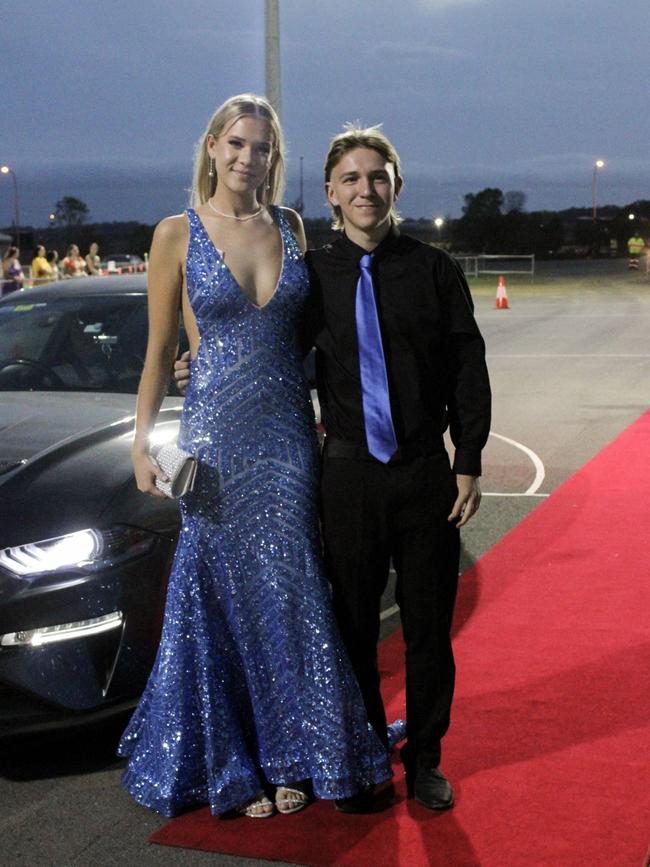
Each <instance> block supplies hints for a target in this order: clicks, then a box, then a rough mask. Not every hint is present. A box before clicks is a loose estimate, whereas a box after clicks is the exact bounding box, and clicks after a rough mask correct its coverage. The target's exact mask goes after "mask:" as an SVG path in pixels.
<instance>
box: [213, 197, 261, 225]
mask: <svg viewBox="0 0 650 867" xmlns="http://www.w3.org/2000/svg"><path fill="white" fill-rule="evenodd" d="M208 208H211V209H212V210H213V211H214V212H215V214H218V215H219V216H220V217H227V218H228V219H229V220H237V221H238V222H239V223H245V222H246V221H247V220H254V219H255V217H259V215H260V214H261V213H262V211H263V210H264V205H260V206H259V208H258V209H257V210H256V211H255V213H253V214H248V215H247V216H245V217H236V216H235V215H234V214H224V212H223V211H219V210H217V208H215V206H214V205H213V204H212V202H211V201H210V199H208Z"/></svg>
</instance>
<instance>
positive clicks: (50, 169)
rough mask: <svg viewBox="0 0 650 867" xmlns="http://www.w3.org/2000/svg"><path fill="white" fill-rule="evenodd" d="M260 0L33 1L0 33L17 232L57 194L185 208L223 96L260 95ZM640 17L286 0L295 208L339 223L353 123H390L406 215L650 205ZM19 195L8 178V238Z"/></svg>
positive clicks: (471, 0)
mask: <svg viewBox="0 0 650 867" xmlns="http://www.w3.org/2000/svg"><path fill="white" fill-rule="evenodd" d="M263 11H264V3H263V0H236V2H222V0H212V2H204V0H184V2H182V3H181V2H177V0H173V2H172V0H160V2H150V0H140V2H136V0H129V2H126V0H111V2H105V0H103V2H98V0H87V2H85V3H82V4H78V3H72V2H68V0H65V2H58V3H52V2H45V0H32V2H31V3H30V4H29V5H28V7H21V6H20V5H14V7H13V10H12V12H11V13H8V12H5V14H4V15H3V18H2V35H1V37H0V39H1V45H2V64H3V72H4V75H3V81H4V88H3V90H4V105H5V107H4V111H3V125H2V126H3V129H2V134H1V136H0V163H3V164H8V165H10V166H11V167H12V168H13V169H14V170H15V172H16V177H17V180H18V185H19V195H20V204H21V218H22V222H23V223H24V224H32V225H35V226H42V225H45V224H46V223H47V214H48V213H49V212H50V211H51V210H52V209H53V207H54V203H55V202H56V200H57V199H58V198H60V197H61V196H64V195H75V196H78V197H80V198H82V199H83V200H84V201H85V202H86V203H87V204H88V206H89V208H90V211H91V219H93V220H113V219H115V220H122V219H136V220H142V221H143V222H149V223H153V222H156V221H157V220H159V219H160V218H161V217H163V216H164V215H165V214H168V213H173V212H178V211H179V210H182V208H183V207H184V206H185V204H186V192H185V188H186V187H187V186H188V184H189V180H190V171H191V160H192V153H193V148H194V144H195V142H196V140H197V138H198V137H199V135H200V134H201V133H202V131H203V129H204V127H205V124H206V122H207V120H208V118H209V117H210V115H211V114H212V112H213V110H214V109H215V108H216V107H217V106H218V105H219V104H220V103H221V102H222V101H223V100H224V99H225V98H227V97H228V96H230V95H232V94H234V93H238V92H242V91H247V90H250V91H254V92H258V93H263V92H264V16H263ZM648 21H649V19H648V10H647V6H646V4H643V5H642V4H641V3H640V2H636V0H633V2H626V3H623V4H620V5H619V4H615V3H612V2H611V0H544V2H541V0H530V2H522V0H401V2H387V0H368V2H356V3H355V2H351V0H328V2H316V0H313V2H312V0H280V26H281V51H282V61H281V64H282V88H283V104H282V120H283V123H284V126H285V130H286V136H287V140H288V144H289V162H288V169H289V178H288V180H289V184H288V190H287V194H286V197H285V201H287V202H290V201H292V200H293V199H295V198H296V196H297V194H298V172H299V168H298V167H299V157H300V156H303V157H304V169H305V176H306V194H305V202H306V214H307V215H308V216H325V215H326V214H327V213H328V212H327V209H326V206H325V204H324V197H323V195H322V194H321V192H320V186H321V171H322V162H323V157H324V154H325V152H326V149H327V144H328V141H329V139H330V137H331V136H332V135H334V134H335V133H337V132H338V131H339V130H340V129H341V125H342V123H343V122H344V121H346V120H360V121H362V122H363V123H364V124H374V123H379V122H383V124H384V130H385V132H386V133H387V134H388V136H389V137H390V138H391V139H392V140H393V142H394V143H395V145H396V146H397V148H398V150H399V152H400V155H401V157H402V160H403V164H404V173H405V178H406V187H405V191H404V193H403V196H402V200H401V210H402V213H404V214H406V215H409V216H414V217H421V216H425V217H431V216H435V215H438V214H441V215H443V216H444V215H446V214H450V215H452V216H459V215H460V214H461V208H462V204H463V200H462V197H463V194H464V193H467V192H476V191H478V190H480V189H482V188H484V187H487V186H498V187H501V189H503V190H504V191H506V190H513V189H516V190H523V192H525V194H526V197H527V201H526V207H527V209H528V210H533V209H539V208H550V209H557V208H564V207H570V206H573V205H576V206H589V205H590V204H591V180H592V167H593V163H594V160H595V159H597V158H602V159H604V160H605V162H606V166H605V168H603V169H602V171H601V172H600V173H599V176H598V201H599V203H600V204H603V205H604V204H609V203H611V204H618V205H623V204H626V203H627V202H631V201H633V200H635V199H642V198H650V155H649V153H648V148H649V146H650V111H649V110H648V108H649V104H650V94H649V92H648V66H649V63H648V54H649V53H650V39H649V34H650V28H649V25H648ZM12 215H13V194H12V186H11V181H10V179H9V178H7V177H5V176H0V226H3V225H4V226H6V225H9V224H10V223H11V220H12Z"/></svg>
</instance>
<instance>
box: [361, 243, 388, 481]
mask: <svg viewBox="0 0 650 867" xmlns="http://www.w3.org/2000/svg"><path fill="white" fill-rule="evenodd" d="M359 267H360V268H361V276H360V277H359V281H358V283H357V297H356V305H355V313H356V320H357V340H358V344H359V370H360V372H361V398H362V401H363V418H364V422H365V426H366V440H367V442H368V451H369V452H370V454H371V455H372V456H373V457H375V458H377V460H378V461H381V462H382V463H384V464H387V463H388V461H389V460H390V459H391V457H392V455H393V454H394V453H395V452H396V451H397V439H396V438H395V429H394V427H393V419H392V418H391V414H390V398H389V396H388V377H387V376H386V362H385V360H384V348H383V346H382V343H381V331H380V329H379V317H378V316H377V305H376V304H375V290H374V287H373V285H372V273H371V270H370V269H371V267H372V256H371V255H369V254H366V255H365V256H362V257H361V261H360V262H359Z"/></svg>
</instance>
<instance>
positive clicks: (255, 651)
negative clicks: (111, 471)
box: [118, 208, 391, 816]
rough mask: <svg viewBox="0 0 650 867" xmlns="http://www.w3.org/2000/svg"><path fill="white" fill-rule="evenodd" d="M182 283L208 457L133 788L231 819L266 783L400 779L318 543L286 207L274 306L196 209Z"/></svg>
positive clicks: (188, 430)
mask: <svg viewBox="0 0 650 867" xmlns="http://www.w3.org/2000/svg"><path fill="white" fill-rule="evenodd" d="M187 215H188V220H189V227H190V238H189V246H188V254H187V287H188V294H189V299H190V303H191V305H192V309H193V311H194V313H195V316H196V319H197V323H198V326H199V332H200V334H201V343H200V348H199V351H198V353H197V356H196V359H195V360H194V361H193V362H192V364H191V370H192V376H191V382H190V385H189V388H188V391H187V394H186V399H185V406H184V410H183V417H182V421H181V436H180V440H179V445H180V446H181V448H183V449H186V450H187V451H189V452H192V453H194V454H195V455H196V456H197V458H198V461H199V467H198V472H197V478H196V483H195V487H194V491H193V492H192V493H190V494H187V495H186V496H184V497H183V498H182V499H181V512H182V528H181V533H180V537H179V542H178V548H177V550H176V556H175V560H174V565H173V568H172V573H171V576H170V581H169V589H168V595H167V604H166V610H165V619H164V624H163V631H162V637H161V642H160V648H159V651H158V655H157V658H156V662H155V664H154V667H153V670H152V673H151V676H150V679H149V682H148V684H147V687H146V689H145V691H144V693H143V695H142V698H141V700H140V703H139V705H138V707H137V709H136V711H135V713H134V715H133V718H132V719H131V722H130V723H129V726H128V728H127V730H126V732H125V733H124V735H123V736H122V739H121V741H120V745H119V748H118V750H119V753H120V755H123V756H128V757H129V761H128V764H127V767H126V770H125V772H124V776H123V783H124V785H125V786H126V788H127V790H128V791H129V792H130V793H131V795H132V796H133V797H134V798H135V799H136V800H137V801H139V802H140V803H141V804H144V805H145V806H147V807H149V808H151V809H154V810H157V811H158V812H160V813H162V814H164V815H167V816H172V815H176V814H177V813H179V812H181V811H183V810H186V809H188V808H190V807H193V806H195V805H199V804H205V803H208V804H209V805H210V809H211V811H212V812H213V813H214V814H221V813H224V812H226V811H228V810H230V809H232V808H234V807H236V806H238V805H240V804H242V803H243V802H245V801H246V800H248V799H249V798H251V797H252V796H253V795H255V794H256V793H257V792H258V791H259V789H260V788H261V787H262V786H263V785H264V784H265V783H270V784H275V785H279V784H282V783H292V782H297V781H299V780H305V779H311V781H312V784H313V788H314V792H315V794H316V796H317V797H319V798H341V797H348V796H350V795H352V794H354V793H355V792H356V791H357V790H358V789H359V787H360V786H361V785H365V784H369V783H379V782H382V781H384V780H387V779H389V778H390V775H391V771H390V765H389V760H388V756H387V754H386V751H385V750H384V748H383V747H382V745H381V743H380V741H379V739H378V738H377V736H376V735H375V733H374V731H373V730H372V729H371V728H370V726H369V725H368V722H367V717H366V714H365V710H364V709H363V704H362V699H361V695H360V692H359V689H358V686H357V683H356V680H355V679H354V676H353V674H352V670H351V667H350V663H349V661H348V659H347V656H346V655H345V653H344V651H343V649H342V645H341V640H340V637H339V635H338V632H337V629H336V626H335V623H334V621H333V615H332V611H331V602H330V591H329V585H328V583H327V580H326V578H325V575H324V573H323V566H322V561H321V557H320V549H319V545H320V542H319V534H318V513H317V479H318V449H317V442H316V436H315V433H314V418H313V410H312V406H311V400H310V396H309V390H308V387H307V383H306V381H305V378H304V373H303V368H302V363H301V358H300V353H299V349H298V343H297V325H298V319H299V317H300V314H301V310H302V305H303V303H304V299H305V296H306V293H307V291H308V277H307V272H306V267H305V264H304V260H303V257H302V254H301V251H300V248H299V247H298V244H297V242H296V240H295V238H294V236H293V233H292V232H291V229H290V227H289V225H288V223H287V221H286V218H285V217H284V215H283V213H282V212H281V211H280V209H278V208H273V209H272V215H273V218H274V220H275V221H276V223H277V224H278V226H279V228H280V233H281V236H282V243H283V251H284V256H283V263H282V270H281V274H280V279H279V281H278V285H277V288H276V291H275V294H274V295H273V296H272V298H271V300H270V301H269V302H268V303H267V304H266V305H265V306H264V307H256V306H254V305H253V304H252V303H251V302H250V301H249V300H248V299H247V298H246V296H245V295H244V294H243V292H242V290H241V289H240V287H239V286H238V285H237V283H236V281H235V279H234V277H233V275H232V274H231V273H230V271H229V269H228V268H227V266H226V264H225V263H224V261H223V259H222V257H221V255H220V254H219V252H218V251H217V250H216V248H215V247H214V245H213V243H212V242H211V240H210V238H209V237H208V234H207V232H206V230H205V228H204V226H203V224H202V222H201V220H200V219H199V217H198V215H197V214H196V213H195V212H194V211H193V210H191V209H190V210H188V212H187Z"/></svg>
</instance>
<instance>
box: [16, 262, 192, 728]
mask: <svg viewBox="0 0 650 867" xmlns="http://www.w3.org/2000/svg"><path fill="white" fill-rule="evenodd" d="M146 338H147V313H146V285H145V276H144V275H133V276H128V277H124V278H123V279H121V280H119V281H113V280H106V279H102V278H92V277H91V278H82V279H79V280H73V281H66V282H62V283H53V284H50V285H46V286H43V287H39V288H37V289H29V290H26V291H23V292H16V293H14V294H12V295H10V296H7V297H6V298H4V299H3V300H2V301H1V302H0V503H1V505H0V736H6V735H8V734H13V733H16V732H26V731H30V730H39V729H43V728H47V727H49V726H54V725H59V724H61V723H63V724H67V723H69V722H70V721H71V720H74V719H78V718H79V717H80V715H83V716H84V718H88V717H93V716H98V715H104V714H106V713H113V712H116V711H117V710H119V709H122V708H125V707H127V706H129V705H133V704H134V703H135V701H136V699H137V696H138V695H139V693H140V691H141V690H142V688H143V686H144V684H145V682H146V678H147V675H148V672H149V670H150V668H151V665H152V662H153V658H154V655H155V652H156V648H157V643H158V638H159V632H160V623H161V618H162V609H163V604H164V592H165V585H166V579H167V575H168V572H169V567H170V564H171V559H172V556H173V551H174V546H175V542H176V537H177V534H178V527H179V514H178V508H177V505H176V503H175V502H174V501H172V500H167V499H158V498H153V497H147V496H145V495H143V494H141V493H139V492H138V491H137V489H136V486H135V481H134V478H133V472H132V469H131V461H130V449H131V443H132V437H133V430H134V410H135V393H136V391H137V387H138V382H139V379H140V373H141V370H142V364H143V359H144V354H145V347H146ZM181 405H182V400H181V398H180V397H168V398H166V399H165V402H164V404H163V408H162V410H161V412H160V415H159V419H158V424H157V426H156V430H155V433H154V438H155V440H157V441H161V442H162V441H165V440H170V439H175V437H176V434H177V431H178V424H179V419H180V412H181Z"/></svg>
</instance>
